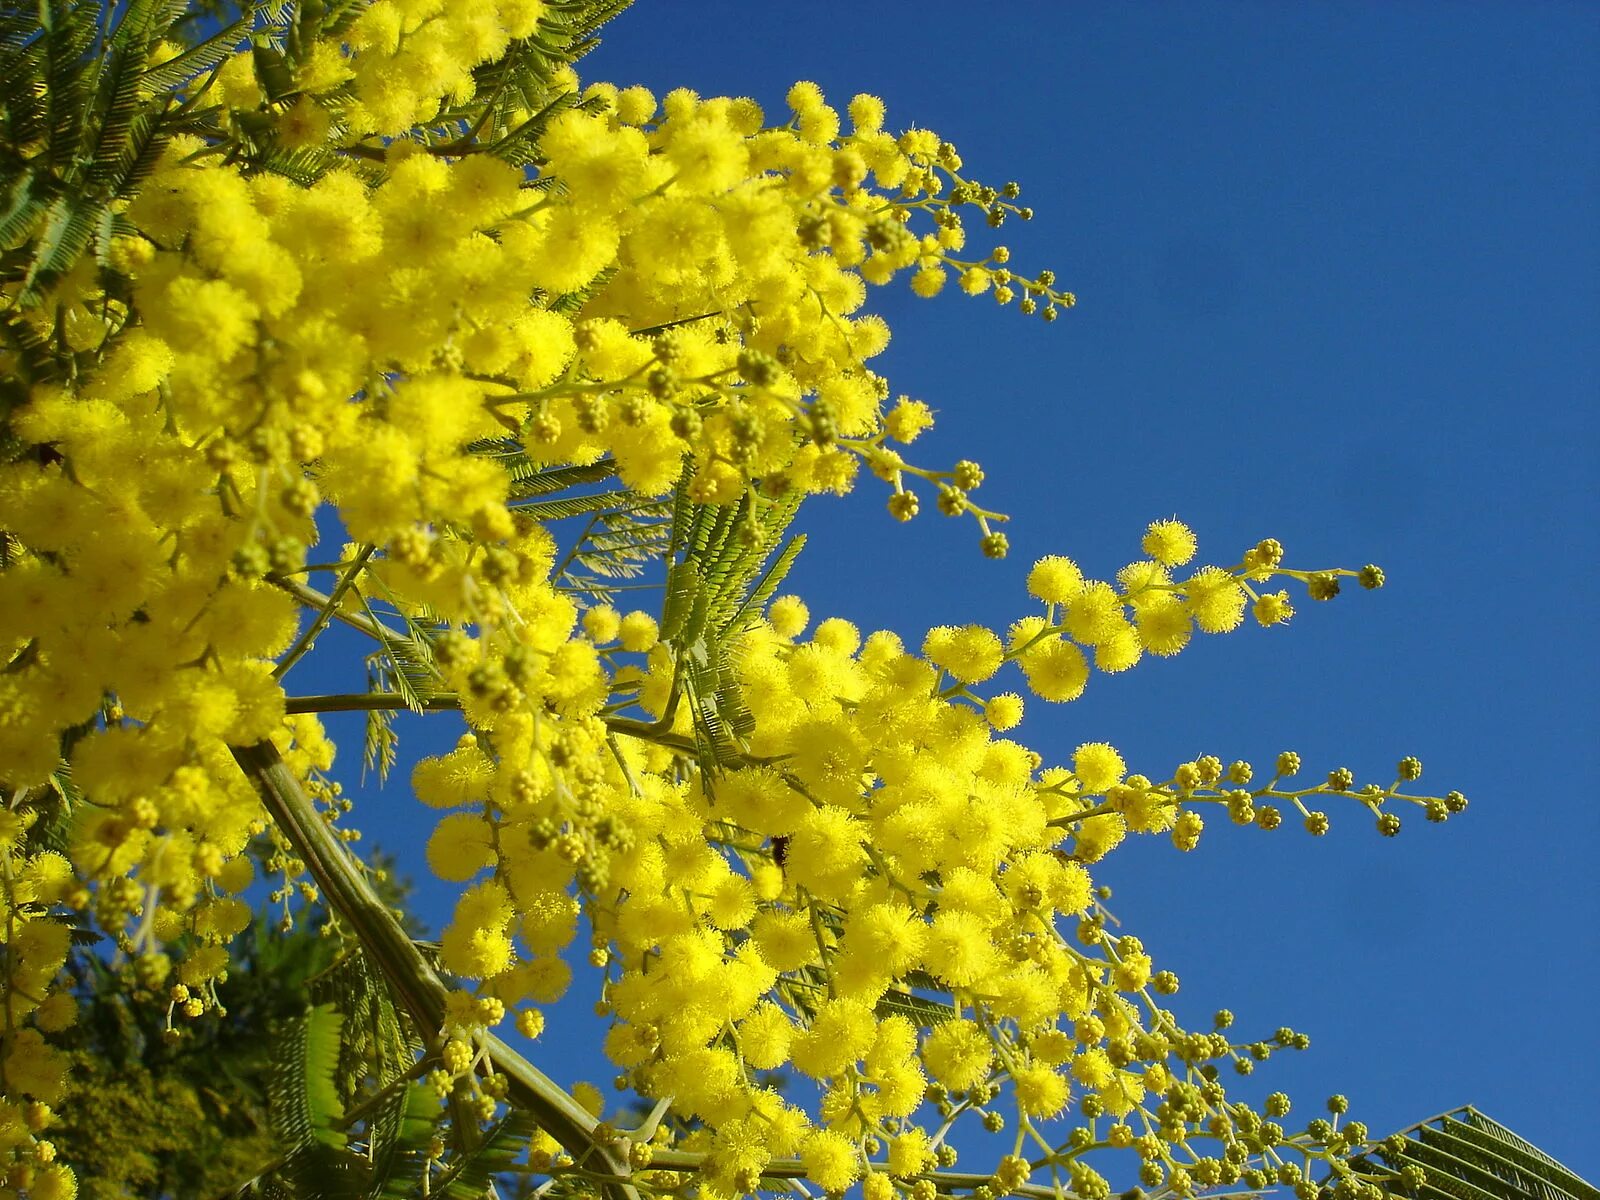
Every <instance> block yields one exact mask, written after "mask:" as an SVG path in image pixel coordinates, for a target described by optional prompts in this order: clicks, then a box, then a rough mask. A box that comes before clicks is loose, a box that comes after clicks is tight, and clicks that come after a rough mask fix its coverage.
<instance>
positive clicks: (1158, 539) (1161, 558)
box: [1140, 521, 1196, 567]
mask: <svg viewBox="0 0 1600 1200" xmlns="http://www.w3.org/2000/svg"><path fill="white" fill-rule="evenodd" d="M1140 544H1141V545H1142V546H1143V548H1144V552H1145V553H1146V554H1148V555H1149V556H1150V557H1151V558H1153V559H1155V560H1156V561H1157V562H1158V563H1160V564H1162V566H1167V567H1181V566H1183V564H1184V563H1186V562H1188V561H1189V560H1190V559H1191V558H1193V557H1194V552H1195V549H1196V542H1195V537H1194V532H1193V531H1192V530H1191V529H1190V528H1189V527H1188V526H1187V525H1185V524H1184V523H1183V522H1182V521H1151V522H1150V527H1149V528H1148V529H1146V530H1145V535H1144V541H1143V542H1142V543H1140Z"/></svg>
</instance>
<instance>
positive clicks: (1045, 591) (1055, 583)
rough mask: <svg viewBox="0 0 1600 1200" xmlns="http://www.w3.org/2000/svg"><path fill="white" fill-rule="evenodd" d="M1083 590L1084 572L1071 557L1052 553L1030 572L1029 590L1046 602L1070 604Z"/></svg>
mask: <svg viewBox="0 0 1600 1200" xmlns="http://www.w3.org/2000/svg"><path fill="white" fill-rule="evenodd" d="M1082 590H1083V572H1082V571H1080V570H1079V569H1078V564H1077V563H1075V562H1073V561H1072V560H1071V559H1070V558H1065V557H1063V556H1062V555H1059V554H1051V555H1048V556H1046V557H1044V558H1041V559H1040V560H1039V561H1038V562H1036V563H1034V564H1033V569H1032V570H1031V571H1029V572H1028V591H1029V593H1030V594H1032V595H1034V596H1036V597H1038V598H1039V599H1040V600H1043V601H1044V602H1045V603H1046V604H1070V603H1071V602H1072V598H1073V597H1074V596H1076V595H1077V594H1078V593H1079V592H1081V591H1082Z"/></svg>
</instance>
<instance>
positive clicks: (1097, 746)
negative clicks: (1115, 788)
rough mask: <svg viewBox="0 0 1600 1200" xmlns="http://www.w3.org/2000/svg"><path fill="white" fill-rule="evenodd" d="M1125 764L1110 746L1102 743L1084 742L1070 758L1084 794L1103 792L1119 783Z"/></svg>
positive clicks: (1125, 771) (1123, 773) (1125, 772)
mask: <svg viewBox="0 0 1600 1200" xmlns="http://www.w3.org/2000/svg"><path fill="white" fill-rule="evenodd" d="M1127 770H1128V767H1127V764H1126V763H1124V762H1123V761H1122V755H1120V754H1118V753H1117V751H1116V749H1115V748H1114V747H1112V746H1108V745H1106V744H1105V743H1104V742H1085V743H1084V744H1083V745H1081V746H1079V747H1078V750H1077V753H1076V754H1074V755H1073V757H1072V771H1073V774H1075V775H1076V776H1077V777H1078V779H1079V780H1080V781H1081V782H1082V784H1083V790H1084V791H1086V792H1103V791H1105V790H1106V789H1107V788H1108V787H1111V786H1112V785H1113V784H1117V783H1121V782H1122V777H1123V775H1125V774H1127Z"/></svg>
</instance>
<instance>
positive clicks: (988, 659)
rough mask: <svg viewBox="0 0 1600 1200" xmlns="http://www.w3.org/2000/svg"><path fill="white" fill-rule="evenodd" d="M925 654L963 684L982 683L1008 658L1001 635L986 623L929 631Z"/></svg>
mask: <svg viewBox="0 0 1600 1200" xmlns="http://www.w3.org/2000/svg"><path fill="white" fill-rule="evenodd" d="M922 653H923V654H924V656H926V657H927V659H928V661H929V662H932V663H934V664H935V665H936V666H938V667H941V668H942V669H944V670H945V671H948V672H949V673H950V675H951V676H952V677H953V678H955V679H957V680H959V681H960V682H962V683H982V682H983V681H984V680H985V679H987V678H989V676H991V675H993V674H994V673H995V672H996V671H998V670H999V669H1000V664H1001V663H1002V662H1004V661H1005V647H1003V646H1002V645H1001V644H1000V639H999V637H998V636H996V635H995V633H994V632H993V631H992V630H988V629H985V628H984V627H983V626H982V625H963V626H961V627H960V628H955V627H953V626H949V625H941V626H939V627H938V628H937V629H932V630H929V631H928V636H927V637H926V638H925V639H924V640H923V643H922Z"/></svg>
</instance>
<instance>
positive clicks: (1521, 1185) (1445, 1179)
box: [1351, 1106, 1600, 1200]
mask: <svg viewBox="0 0 1600 1200" xmlns="http://www.w3.org/2000/svg"><path fill="white" fill-rule="evenodd" d="M1397 1136H1398V1137H1399V1140H1400V1142H1401V1146H1400V1148H1399V1152H1398V1153H1396V1152H1394V1151H1393V1150H1391V1148H1390V1144H1391V1139H1385V1141H1384V1142H1383V1143H1380V1144H1379V1145H1378V1146H1377V1147H1375V1148H1374V1149H1373V1150H1372V1151H1371V1152H1369V1153H1368V1154H1362V1155H1357V1156H1355V1157H1354V1158H1353V1159H1352V1160H1351V1165H1352V1166H1354V1167H1357V1168H1358V1169H1362V1170H1366V1171H1373V1170H1374V1169H1375V1168H1377V1167H1378V1164H1380V1163H1381V1164H1382V1166H1383V1167H1387V1168H1388V1169H1389V1170H1391V1171H1397V1172H1398V1171H1401V1170H1403V1169H1404V1168H1406V1167H1408V1166H1417V1167H1421V1168H1422V1169H1423V1171H1424V1172H1425V1173H1426V1182H1425V1183H1424V1184H1423V1185H1422V1187H1421V1188H1420V1189H1419V1190H1418V1191H1417V1193H1416V1194H1417V1195H1418V1196H1422V1197H1428V1198H1430V1200H1441V1198H1449V1200H1600V1189H1597V1188H1595V1187H1594V1185H1593V1184H1590V1183H1588V1182H1587V1181H1586V1180H1584V1179H1581V1178H1580V1177H1579V1176H1578V1175H1576V1174H1575V1173H1574V1172H1572V1171H1570V1170H1568V1169H1567V1168H1566V1167H1564V1166H1562V1165H1561V1164H1560V1163H1559V1162H1557V1161H1556V1160H1555V1159H1553V1158H1551V1157H1550V1156H1549V1155H1548V1154H1545V1153H1544V1151H1542V1150H1540V1149H1539V1148H1538V1147H1537V1146H1534V1145H1533V1144H1532V1143H1530V1142H1527V1141H1524V1140H1523V1139H1522V1138H1520V1137H1518V1136H1517V1135H1516V1134H1514V1133H1512V1132H1511V1130H1509V1129H1507V1128H1506V1127H1505V1126H1503V1125H1501V1124H1499V1123H1498V1122H1496V1121H1494V1120H1492V1119H1491V1118H1489V1117H1486V1116H1485V1115H1484V1114H1483V1113H1481V1112H1479V1111H1478V1110H1477V1109H1475V1108H1472V1107H1470V1106H1469V1107H1466V1108H1459V1109H1456V1110H1454V1111H1453V1112H1449V1113H1444V1114H1441V1115H1440V1116H1437V1117H1434V1118H1432V1119H1431V1120H1428V1121H1424V1122H1422V1123H1421V1124H1418V1125H1414V1126H1412V1127H1411V1128H1410V1129H1408V1130H1405V1131H1404V1132H1403V1133H1402V1134H1400V1135H1397Z"/></svg>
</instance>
